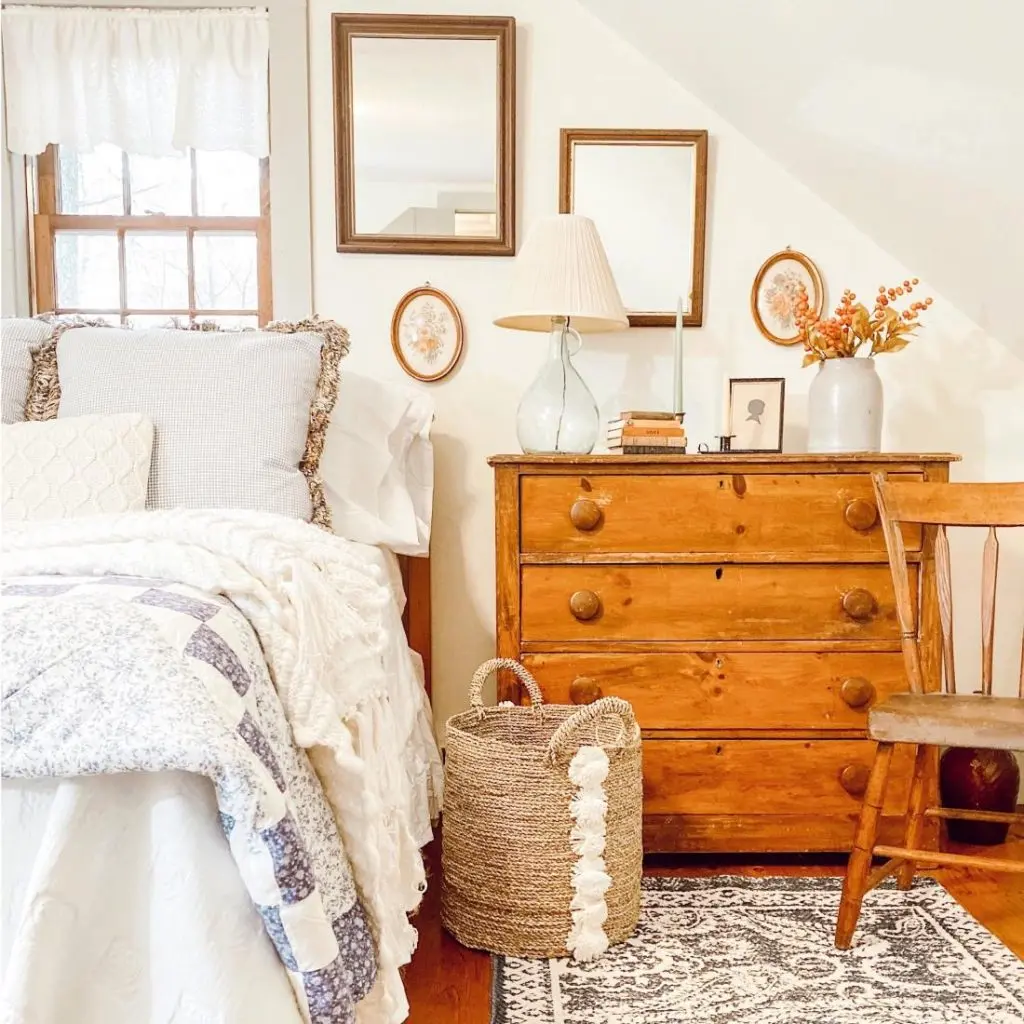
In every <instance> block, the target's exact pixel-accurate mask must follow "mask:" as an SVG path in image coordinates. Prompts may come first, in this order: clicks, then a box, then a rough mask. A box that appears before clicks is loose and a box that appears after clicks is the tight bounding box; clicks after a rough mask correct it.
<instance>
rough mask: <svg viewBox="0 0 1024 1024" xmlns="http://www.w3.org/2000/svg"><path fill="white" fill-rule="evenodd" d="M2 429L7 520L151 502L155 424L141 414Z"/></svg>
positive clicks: (111, 510)
mask: <svg viewBox="0 0 1024 1024" xmlns="http://www.w3.org/2000/svg"><path fill="white" fill-rule="evenodd" d="M2 430H3V435H2V441H3V477H2V480H0V491H2V496H3V518H4V520H5V521H6V522H22V521H24V520H27V519H73V518H76V517H77V516H96V515H112V514H115V513H118V512H136V511H141V510H142V509H144V508H145V507H146V488H147V486H148V484H149V463H150V457H151V455H152V452H153V424H152V422H151V421H150V420H148V419H146V418H145V417H144V416H142V415H141V414H140V413H134V412H129V413H119V414H117V415H113V416H75V417H71V418H68V419H62V420H45V421H43V422H28V423H11V424H4V426H3V428H2Z"/></svg>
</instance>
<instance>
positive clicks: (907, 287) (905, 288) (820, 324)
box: [796, 277, 932, 366]
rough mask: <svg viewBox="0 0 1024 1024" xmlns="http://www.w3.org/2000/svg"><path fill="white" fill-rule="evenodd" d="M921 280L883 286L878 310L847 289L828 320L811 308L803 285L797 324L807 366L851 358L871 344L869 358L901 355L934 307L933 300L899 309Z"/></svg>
mask: <svg viewBox="0 0 1024 1024" xmlns="http://www.w3.org/2000/svg"><path fill="white" fill-rule="evenodd" d="M918 283H919V282H918V279H917V278H916V277H915V278H914V279H913V280H909V281H904V282H903V284H902V285H897V286H896V287H894V288H887V287H886V286H885V285H881V286H880V287H879V289H878V294H877V295H876V296H875V304H874V308H873V309H871V310H869V309H868V308H867V306H865V305H864V303H862V302H855V300H856V298H857V296H856V294H855V293H854V292H852V291H850V289H849V288H847V289H846V290H845V291H844V292H843V297H842V299H840V301H839V305H838V306H836V308H835V313H834V315H833V316H830V317H825V318H824V319H822V318H820V317H818V316H816V315H815V313H814V311H813V310H812V309H811V308H810V302H809V301H808V298H807V289H806V288H805V287H804V286H803V285H800V287H799V292H798V295H797V300H796V323H797V327H798V328H799V330H800V340H801V341H802V342H803V346H804V348H805V349H806V351H807V354H806V355H805V356H804V366H810V364H811V363H819V362H823V361H824V360H826V359H848V358H852V357H853V356H856V355H857V353H858V352H859V351H860V350H861V348H863V346H865V345H867V346H869V347H868V356H876V355H881V354H882V353H883V352H899V350H900V349H902V348H906V347H907V345H908V344H909V343H910V339H911V338H912V337H913V335H914V332H915V331H916V330H917V329H918V328H919V327H920V326H921V324H920V322H919V321H918V316H919V315H920V313H921V311H922V310H925V309H927V308H928V307H929V306H930V305H931V304H932V300H931V299H930V298H927V299H923V300H918V301H915V302H912V303H910V305H909V306H907V307H906V309H903V310H899V309H897V308H896V303H897V301H898V300H899V299H900V298H902V297H903V296H905V295H910V294H911V293H912V292H913V291H914V287H915V286H916V285H917V284H918Z"/></svg>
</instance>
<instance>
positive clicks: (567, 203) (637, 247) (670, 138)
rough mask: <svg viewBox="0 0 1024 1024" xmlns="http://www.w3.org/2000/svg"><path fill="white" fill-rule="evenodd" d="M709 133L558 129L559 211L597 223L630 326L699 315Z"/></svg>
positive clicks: (692, 323) (697, 320) (690, 321)
mask: <svg viewBox="0 0 1024 1024" xmlns="http://www.w3.org/2000/svg"><path fill="white" fill-rule="evenodd" d="M707 187H708V133H707V132H706V131H683V130H675V129H665V130H657V129H651V130H643V129H632V128H619V129H614V128H597V129H593V128H563V129H562V133H561V147H560V153H559V204H558V209H559V212H561V213H579V214H582V215H583V216H585V217H590V219H591V220H593V221H594V223H595V224H596V225H597V229H598V231H599V232H600V234H601V240H602V242H603V243H604V247H605V251H606V252H607V253H608V261H609V263H611V267H612V273H613V274H614V275H615V282H616V284H617V285H618V286H619V294H620V295H621V296H622V302H623V304H624V305H625V307H626V312H627V313H628V314H629V325H630V327H671V326H672V325H673V324H674V323H675V318H676V304H677V302H678V299H679V298H680V296H681V297H682V299H683V323H684V324H685V325H686V326H688V327H699V326H700V325H701V323H702V321H703V318H704V235H705V228H706V222H707Z"/></svg>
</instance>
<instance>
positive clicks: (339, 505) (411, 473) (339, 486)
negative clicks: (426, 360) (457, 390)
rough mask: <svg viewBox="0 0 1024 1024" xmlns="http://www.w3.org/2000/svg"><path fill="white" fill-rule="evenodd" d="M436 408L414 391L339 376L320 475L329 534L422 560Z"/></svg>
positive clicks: (431, 489) (429, 506)
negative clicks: (327, 512)
mask: <svg viewBox="0 0 1024 1024" xmlns="http://www.w3.org/2000/svg"><path fill="white" fill-rule="evenodd" d="M433 420H434V405H433V402H432V401H431V400H430V399H429V398H428V397H427V396H426V395H424V394H422V393H421V392H419V391H413V390H412V389H410V388H404V387H401V386H400V385H397V384H390V383H386V382H384V381H380V380H373V379H372V378H369V377H362V376H360V375H359V374H356V373H343V374H342V375H341V385H340V387H339V389H338V401H337V404H336V405H335V407H334V415H333V416H332V417H331V423H330V426H329V427H328V429H327V439H326V442H325V444H324V452H323V455H322V457H321V459H320V476H321V478H322V479H323V482H324V494H325V495H326V497H327V504H328V505H330V508H331V520H332V523H333V528H334V532H335V533H336V534H338V535H339V536H340V537H345V538H346V539H347V540H353V541H357V542H359V543H361V544H374V545H379V546H382V547H387V548H390V549H391V550H392V551H396V552H398V553H399V554H403V555H425V554H427V552H428V550H429V547H430V519H431V509H432V505H433V500H434V449H433V446H432V445H431V443H430V426H431V423H432V422H433Z"/></svg>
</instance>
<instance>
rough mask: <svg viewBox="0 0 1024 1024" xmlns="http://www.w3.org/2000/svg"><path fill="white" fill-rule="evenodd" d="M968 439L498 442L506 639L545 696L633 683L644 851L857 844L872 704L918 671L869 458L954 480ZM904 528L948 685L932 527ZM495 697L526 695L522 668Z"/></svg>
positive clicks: (935, 673) (900, 801)
mask: <svg viewBox="0 0 1024 1024" xmlns="http://www.w3.org/2000/svg"><path fill="white" fill-rule="evenodd" d="M955 458H956V457H955V456H951V455H910V454H907V455H872V456H814V455H743V454H735V455H717V454H716V455H693V456H656V457H645V456H619V455H588V456H559V455H542V456H529V455H499V456H495V457H494V458H492V459H491V460H489V461H490V463H491V465H492V466H493V467H494V471H495V497H496V507H495V522H496V534H497V587H498V608H497V631H498V654H499V655H500V656H502V657H508V658H517V659H519V660H521V661H522V662H523V663H524V664H526V665H527V666H528V667H529V669H530V671H531V672H533V674H534V675H535V676H536V677H537V680H538V682H539V683H540V685H541V687H542V689H543V690H544V694H545V697H546V698H547V699H548V700H549V701H552V702H555V703H578V704H582V703H588V702H590V701H592V700H595V699H597V698H598V697H600V696H606V695H610V694H615V695H618V696H620V697H625V698H626V699H627V700H629V701H630V702H631V703H632V705H633V707H634V709H635V711H636V715H637V718H638V719H639V721H640V724H641V726H642V728H643V730H644V750H643V757H644V844H645V849H646V850H648V851H687V852H702V851H748V850H749V851H802V850H805V851H810V850H844V849H848V848H849V846H850V844H851V842H852V838H853V828H854V823H855V820H856V817H857V814H858V811H859V809H860V798H861V795H862V794H863V791H864V788H865V786H866V783H867V777H868V770H869V768H870V765H871V759H872V755H873V749H874V748H873V744H872V742H871V741H870V740H867V739H865V738H864V737H865V732H864V729H865V723H866V717H867V710H868V708H870V707H871V705H872V703H874V702H875V701H877V700H880V699H882V698H884V697H885V696H886V695H888V694H890V693H892V692H894V691H896V690H903V689H906V681H905V676H904V672H903V660H902V656H901V653H900V637H899V627H898V624H897V620H896V610H895V607H894V601H893V588H892V583H891V580H890V576H889V566H888V562H887V559H886V553H885V542H884V540H883V537H882V531H881V528H880V526H879V524H878V522H877V511H876V509H875V505H874V501H873V495H872V488H871V480H870V477H869V474H870V473H871V472H872V471H874V470H882V471H885V472H888V473H891V474H894V475H895V476H896V477H897V478H899V479H904V480H915V479H916V480H920V479H926V480H936V481H941V480H946V479H948V473H949V463H950V462H951V461H953V460H954V459H955ZM906 541H907V548H908V551H912V552H914V554H913V555H912V558H913V560H914V563H915V564H914V566H913V569H914V573H915V580H914V583H915V584H916V589H917V611H918V622H919V630H920V632H921V634H922V636H923V641H924V642H923V653H924V656H925V675H926V679H927V685H928V686H929V687H930V688H932V689H937V688H938V685H939V658H940V648H939V635H938V611H937V602H936V595H935V581H934V572H933V562H932V552H931V537H930V536H922V534H921V532H920V530H908V531H907V532H906ZM499 698H500V699H502V700H517V701H518V700H520V698H521V695H520V692H519V685H518V683H517V682H516V681H515V679H514V677H512V676H507V677H503V678H501V679H500V680H499ZM911 759H912V752H911V751H909V750H898V751H897V755H896V759H895V762H894V765H893V773H892V775H891V776H890V778H891V780H892V781H891V783H890V785H889V791H888V796H887V800H886V810H887V811H888V812H889V817H888V819H887V820H886V821H884V822H883V834H885V835H886V836H887V838H886V839H884V840H882V841H883V842H888V841H890V840H895V839H896V838H897V834H896V831H895V826H897V825H899V821H898V820H897V819H895V818H893V817H892V815H895V814H897V813H902V810H903V808H905V806H906V800H907V795H908V788H909V777H910V770H911V767H912V765H911ZM929 786H930V787H934V777H933V778H932V779H931V780H930V782H929Z"/></svg>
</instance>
